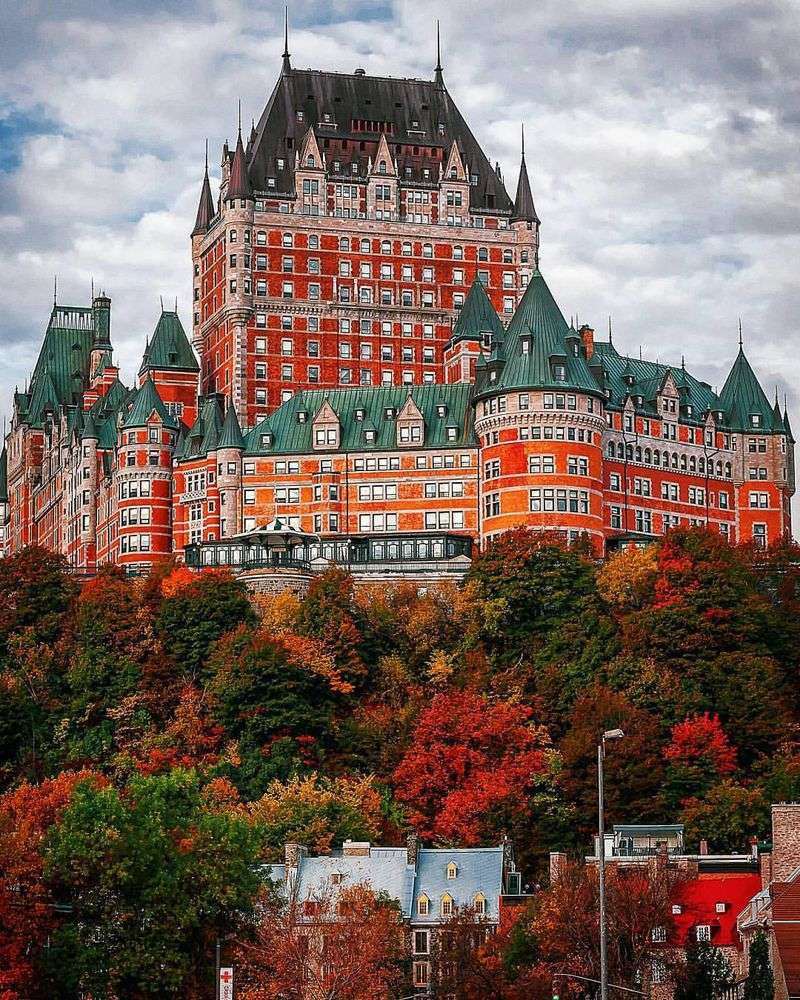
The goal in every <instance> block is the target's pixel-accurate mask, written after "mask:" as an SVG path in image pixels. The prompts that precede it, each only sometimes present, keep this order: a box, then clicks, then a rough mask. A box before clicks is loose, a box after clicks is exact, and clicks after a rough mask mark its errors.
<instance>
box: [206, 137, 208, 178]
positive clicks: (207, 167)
mask: <svg viewBox="0 0 800 1000" xmlns="http://www.w3.org/2000/svg"><path fill="white" fill-rule="evenodd" d="M206 173H208V139H206Z"/></svg>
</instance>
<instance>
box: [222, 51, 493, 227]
mask: <svg viewBox="0 0 800 1000" xmlns="http://www.w3.org/2000/svg"><path fill="white" fill-rule="evenodd" d="M298 112H299V115H300V116H301V117H298ZM325 115H328V116H330V121H328V122H326V120H325ZM356 123H359V126H358V129H357V130H356V128H355V127H354V126H355V124H356ZM364 123H366V126H365V124H364ZM312 126H313V127H314V128H315V130H316V132H317V135H318V137H319V138H320V139H321V140H324V139H328V138H330V139H331V149H330V150H329V151H328V153H327V160H328V169H329V170H330V169H331V165H332V161H333V160H334V159H338V160H340V161H341V162H342V163H343V169H342V172H343V173H346V174H347V175H348V176H349V177H350V178H351V179H353V178H356V179H358V178H362V179H365V178H366V177H367V173H368V160H369V157H370V155H372V156H373V159H374V153H375V150H376V148H377V144H378V140H379V138H380V136H381V135H382V134H386V137H387V140H388V142H389V146H390V148H391V151H392V156H393V158H394V159H396V160H397V166H398V170H399V172H400V177H401V178H404V177H405V176H406V168H407V169H408V171H409V172H410V176H411V179H412V180H415V181H420V182H424V181H423V176H424V175H423V174H422V168H423V165H424V167H425V168H427V169H428V171H429V180H430V183H431V184H436V183H438V179H439V178H438V164H439V163H441V162H442V161H443V160H444V159H446V157H447V153H448V151H449V150H450V148H451V146H452V144H453V143H454V142H455V143H457V145H458V149H459V154H460V156H461V158H462V160H463V161H464V162H465V163H468V164H469V170H470V173H471V174H474V175H475V176H476V177H477V183H476V184H474V185H472V186H471V188H470V203H471V207H473V208H477V209H478V210H481V209H484V210H488V211H498V212H500V213H505V214H508V215H510V214H511V210H512V208H513V205H512V202H511V199H510V198H509V196H508V193H507V192H506V190H505V188H504V187H503V182H502V180H501V179H500V178H499V177H498V175H497V173H496V172H495V170H494V169H493V168H492V165H491V164H490V163H489V161H488V159H487V158H486V155H485V154H484V152H483V150H482V149H481V147H480V145H479V144H478V142H477V140H476V139H475V137H474V136H473V134H472V132H471V131H470V129H469V126H468V125H467V123H466V122H465V121H464V119H463V117H462V116H461V113H460V112H459V110H458V108H457V107H456V105H455V103H454V102H453V99H452V98H451V96H450V94H449V93H448V92H447V90H446V89H445V87H444V85H443V83H441V84H440V83H437V82H436V80H409V79H394V78H391V77H376V76H368V75H367V74H365V73H328V72H323V71H321V70H312V69H305V70H301V69H292V68H290V67H288V66H284V69H283V72H282V73H281V75H280V77H279V78H278V80H277V83H276V85H275V88H274V90H273V91H272V94H271V96H270V98H269V100H268V102H267V105H266V107H265V109H264V111H263V113H262V115H261V117H260V119H259V120H258V122H257V124H256V130H255V137H254V138H253V141H252V142H250V143H248V147H247V167H248V173H249V181H250V187H251V189H253V190H257V191H267V190H268V187H267V178H268V177H271V178H274V180H275V186H274V188H271V189H270V192H269V193H270V194H274V193H275V192H281V193H284V194H287V195H292V194H294V190H295V183H294V166H295V151H296V150H297V149H299V147H300V145H301V143H302V140H303V137H304V136H305V134H306V132H307V131H308V129H309V127H312ZM373 126H374V127H375V131H374V132H371V131H369V128H371V127H373ZM378 126H380V128H379V127H378ZM345 139H346V140H348V150H347V151H342V152H339V151H338V146H337V144H338V143H339V141H340V140H345ZM361 143H365V144H366V150H365V151H362V149H361V147H360V144H361ZM398 145H400V146H402V147H403V152H402V153H398V152H397V151H396V146H398ZM334 147H335V149H336V151H334ZM415 147H416V149H417V150H418V151H420V150H421V149H422V148H423V147H424V148H427V149H430V148H436V149H441V150H442V152H443V155H442V157H441V160H436V159H435V158H433V157H430V156H425V157H422V155H421V153H420V152H418V153H417V154H414V152H413V150H414V148H415ZM278 161H281V165H279V162H278ZM353 163H355V164H356V172H355V173H353V172H352V164H353ZM229 190H230V189H229ZM229 197H231V195H230V193H229Z"/></svg>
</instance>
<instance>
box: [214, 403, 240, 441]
mask: <svg viewBox="0 0 800 1000" xmlns="http://www.w3.org/2000/svg"><path fill="white" fill-rule="evenodd" d="M217 447H218V448H237V449H239V450H240V451H244V438H243V437H242V429H241V427H240V426H239V421H238V419H237V417H236V410H235V409H234V408H233V406H232V405H230V404H229V405H228V412H227V413H226V414H225V420H224V421H223V423H222V430H221V431H220V432H219V439H218V441H217Z"/></svg>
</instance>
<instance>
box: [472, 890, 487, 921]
mask: <svg viewBox="0 0 800 1000" xmlns="http://www.w3.org/2000/svg"><path fill="white" fill-rule="evenodd" d="M472 908H473V909H474V910H475V915H476V916H478V917H483V916H485V914H486V897H485V896H484V894H483V893H482V892H479V893H478V894H477V896H476V897H475V899H474V900H473V901H472Z"/></svg>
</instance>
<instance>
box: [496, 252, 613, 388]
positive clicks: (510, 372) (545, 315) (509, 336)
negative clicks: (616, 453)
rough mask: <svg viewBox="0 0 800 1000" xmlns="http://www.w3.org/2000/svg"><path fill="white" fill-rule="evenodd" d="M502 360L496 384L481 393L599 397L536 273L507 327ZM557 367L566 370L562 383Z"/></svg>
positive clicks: (575, 341) (577, 345)
mask: <svg viewBox="0 0 800 1000" xmlns="http://www.w3.org/2000/svg"><path fill="white" fill-rule="evenodd" d="M502 355H503V357H504V359H505V360H504V361H502V362H501V363H502V367H501V368H500V372H499V375H498V377H497V379H496V381H495V382H491V381H484V382H483V385H482V389H481V391H483V392H491V391H495V390H497V389H524V388H548V389H557V390H559V389H560V390H565V389H578V390H583V391H584V392H591V393H595V394H599V393H600V389H599V387H598V385H597V382H596V381H595V380H594V378H593V377H592V373H591V372H590V370H589V366H588V364H587V362H586V358H585V357H584V351H583V346H582V343H581V339H580V337H579V336H578V334H577V333H576V332H575V331H574V330H571V329H570V327H569V326H567V321H566V320H565V319H564V317H563V316H562V314H561V310H560V309H559V308H558V305H557V304H556V301H555V299H554V298H553V295H552V293H551V291H550V289H549V288H548V287H547V283H546V281H545V280H544V278H543V277H542V275H541V273H540V272H539V271H534V273H533V275H532V276H531V280H530V283H529V284H528V287H527V288H526V290H525V294H524V295H523V296H522V300H521V302H520V303H519V305H518V306H517V310H516V312H515V313H514V316H513V317H512V319H511V322H510V323H509V324H508V329H507V330H506V333H505V340H504V346H503V352H502ZM559 368H563V370H564V377H563V378H559V377H558V375H559V371H558V369H559Z"/></svg>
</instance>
